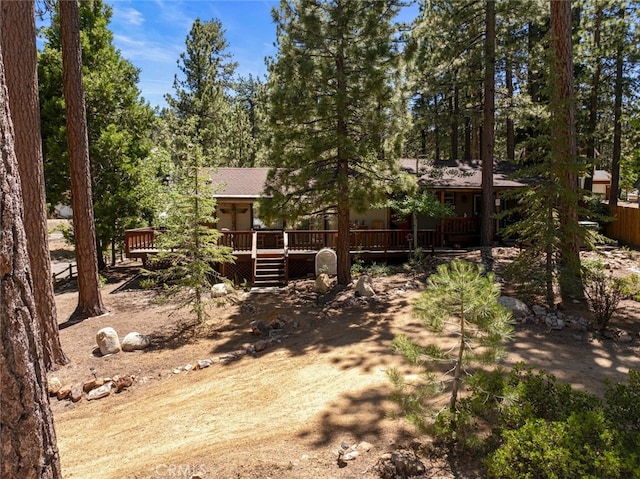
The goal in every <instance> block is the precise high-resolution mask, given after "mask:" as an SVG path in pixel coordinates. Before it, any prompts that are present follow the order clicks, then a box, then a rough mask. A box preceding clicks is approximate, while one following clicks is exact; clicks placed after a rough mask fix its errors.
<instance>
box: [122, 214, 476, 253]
mask: <svg viewBox="0 0 640 479" xmlns="http://www.w3.org/2000/svg"><path fill="white" fill-rule="evenodd" d="M477 232H478V219H477V218H446V219H444V220H443V221H442V223H441V225H440V226H439V228H438V229H437V230H432V229H421V230H418V241H417V243H418V246H419V247H421V248H433V247H434V246H439V245H440V244H441V243H442V238H443V237H445V236H446V235H449V234H466V235H473V234H475V233H477ZM221 233H222V236H221V237H220V244H221V245H224V246H228V247H230V248H232V249H233V251H237V252H240V251H246V252H252V251H257V250H260V249H286V251H287V252H295V251H318V250H320V249H322V248H325V247H329V248H334V249H335V247H336V245H337V241H338V232H337V231H336V230H286V231H269V230H257V231H251V230H245V231H221ZM157 234H158V230H156V229H154V228H137V229H132V230H127V231H125V254H126V256H127V257H129V258H130V257H136V252H138V253H139V255H140V254H143V253H144V252H149V251H153V250H155V249H156V248H157V245H156V237H157ZM413 234H414V233H413V231H411V230H408V229H399V230H385V229H375V230H368V229H356V230H351V231H350V232H349V244H350V247H351V250H352V251H358V250H362V251H379V252H388V251H408V250H409V249H411V248H413V246H414V241H413ZM139 255H138V257H140V256H139Z"/></svg>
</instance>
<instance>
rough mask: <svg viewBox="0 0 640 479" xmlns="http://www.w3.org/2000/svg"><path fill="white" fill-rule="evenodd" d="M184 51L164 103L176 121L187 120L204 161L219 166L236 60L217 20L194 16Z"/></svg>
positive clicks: (225, 143) (223, 149) (223, 145)
mask: <svg viewBox="0 0 640 479" xmlns="http://www.w3.org/2000/svg"><path fill="white" fill-rule="evenodd" d="M185 45H186V51H185V52H183V53H181V54H180V60H179V61H178V68H179V70H180V71H181V72H182V75H183V77H182V78H179V77H178V75H176V77H175V80H174V82H173V87H174V90H175V96H171V95H166V97H165V98H166V100H167V103H168V104H169V106H170V109H171V111H172V113H173V115H174V116H175V118H176V119H177V120H178V121H180V122H185V123H186V122H188V123H190V124H191V125H192V126H193V128H192V133H190V135H191V138H192V139H191V141H192V142H193V143H197V144H198V145H200V148H201V151H202V152H203V154H204V155H205V157H204V160H205V164H206V165H208V166H220V165H222V164H225V162H226V157H227V155H226V153H227V149H226V148H227V142H226V135H227V133H226V132H227V131H228V129H229V128H228V119H229V117H230V103H231V101H230V98H229V94H230V90H231V88H232V86H233V74H234V72H235V69H236V66H237V65H236V63H235V62H233V61H232V60H231V54H230V53H229V52H227V49H228V47H229V45H228V43H227V40H226V39H225V37H224V29H223V27H222V23H221V22H220V21H219V20H216V19H213V20H210V21H205V22H203V21H201V20H200V19H199V18H197V19H196V20H195V21H194V22H193V26H192V27H191V30H190V31H189V35H188V36H187V38H186V42H185Z"/></svg>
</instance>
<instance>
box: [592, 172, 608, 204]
mask: <svg viewBox="0 0 640 479" xmlns="http://www.w3.org/2000/svg"><path fill="white" fill-rule="evenodd" d="M592 184H593V186H592V188H591V191H592V192H593V193H596V194H599V195H604V197H605V198H609V190H610V189H611V173H609V172H608V171H605V170H595V171H594V172H593V182H592Z"/></svg>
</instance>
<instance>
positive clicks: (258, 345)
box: [253, 340, 267, 352]
mask: <svg viewBox="0 0 640 479" xmlns="http://www.w3.org/2000/svg"><path fill="white" fill-rule="evenodd" d="M253 349H254V350H255V351H256V352H260V351H264V350H265V349H267V342H266V341H262V340H260V341H256V342H255V343H254V344H253Z"/></svg>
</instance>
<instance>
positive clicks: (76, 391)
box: [70, 383, 82, 402]
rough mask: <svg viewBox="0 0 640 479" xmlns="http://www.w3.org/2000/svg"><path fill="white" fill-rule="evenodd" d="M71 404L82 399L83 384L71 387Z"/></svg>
mask: <svg viewBox="0 0 640 479" xmlns="http://www.w3.org/2000/svg"><path fill="white" fill-rule="evenodd" d="M70 398H71V402H78V401H80V399H82V383H75V384H74V385H73V386H71V395H70Z"/></svg>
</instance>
